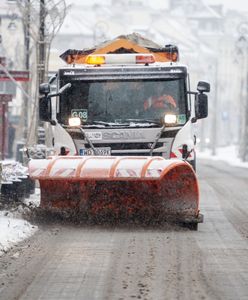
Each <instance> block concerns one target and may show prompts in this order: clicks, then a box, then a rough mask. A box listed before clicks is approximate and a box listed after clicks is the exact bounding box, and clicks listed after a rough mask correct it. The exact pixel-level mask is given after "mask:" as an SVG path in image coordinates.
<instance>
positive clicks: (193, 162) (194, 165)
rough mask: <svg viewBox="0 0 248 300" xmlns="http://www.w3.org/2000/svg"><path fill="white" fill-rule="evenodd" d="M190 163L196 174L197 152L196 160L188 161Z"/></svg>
mask: <svg viewBox="0 0 248 300" xmlns="http://www.w3.org/2000/svg"><path fill="white" fill-rule="evenodd" d="M188 163H189V164H190V165H191V166H192V168H193V169H194V171H195V172H196V154H195V151H194V159H193V160H188Z"/></svg>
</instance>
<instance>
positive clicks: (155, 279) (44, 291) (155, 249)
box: [0, 160, 248, 300]
mask: <svg viewBox="0 0 248 300" xmlns="http://www.w3.org/2000/svg"><path fill="white" fill-rule="evenodd" d="M198 176H199V179H200V189H201V211H202V213H203V214H204V216H205V222H204V223H203V224H200V225H199V230H198V231H197V232H196V231H190V230H189V229H186V228H181V227H178V226H175V225H165V226H162V227H160V228H158V227H156V228H151V227H146V228H144V227H141V226H131V227H130V226H129V227H128V226H118V227H110V226H109V227H106V226H104V227H101V226H73V225H60V224H50V225H49V224H48V225H42V226H40V230H39V231H38V232H37V234H36V235H35V236H34V237H32V238H31V239H29V240H27V241H25V242H23V243H21V244H19V245H18V246H17V247H16V248H14V249H13V250H11V251H10V252H9V253H8V254H7V255H5V256H3V257H1V258H0V299H6V300H7V299H8V300H11V299H23V300H24V299H25V300H26V299H30V300H34V299H44V300H59V299H60V300H62V299H85V300H91V299H92V300H93V299H116V300H124V299H147V300H150V299H154V300H160V299H161V300H165V299H169V300H171V299H184V300H188V299H190V300H192V299H197V300H198V299H211V300H214V299H225V300H226V299H227V300H228V299H230V300H231V299H232V300H233V299H235V300H236V299H242V300H247V299H248V169H247V170H246V169H239V168H233V167H230V166H228V165H226V164H224V163H216V162H210V161H209V162H208V161H206V160H204V161H200V162H199V163H198ZM16 253H18V255H16Z"/></svg>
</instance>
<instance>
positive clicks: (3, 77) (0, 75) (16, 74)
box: [0, 70, 29, 81]
mask: <svg viewBox="0 0 248 300" xmlns="http://www.w3.org/2000/svg"><path fill="white" fill-rule="evenodd" d="M8 72H9V73H10V75H11V76H12V77H13V78H14V79H15V80H16V81H29V72H28V71H8ZM9 80H11V79H10V78H9V76H8V75H7V74H6V73H5V72H4V71H2V70H0V81H9Z"/></svg>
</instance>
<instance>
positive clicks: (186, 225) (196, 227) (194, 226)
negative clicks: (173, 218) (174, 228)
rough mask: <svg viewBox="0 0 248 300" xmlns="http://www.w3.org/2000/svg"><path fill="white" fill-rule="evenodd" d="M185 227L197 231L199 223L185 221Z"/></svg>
mask: <svg viewBox="0 0 248 300" xmlns="http://www.w3.org/2000/svg"><path fill="white" fill-rule="evenodd" d="M184 227H186V228H188V229H190V230H193V231H197V230H198V223H195V222H192V223H184Z"/></svg>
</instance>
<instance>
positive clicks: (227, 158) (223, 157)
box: [197, 145, 248, 168]
mask: <svg viewBox="0 0 248 300" xmlns="http://www.w3.org/2000/svg"><path fill="white" fill-rule="evenodd" d="M197 158H200V159H211V160H216V161H224V162H226V163H228V164H229V165H230V166H234V167H241V168H248V162H242V161H241V160H240V158H239V157H238V148H237V146H235V145H232V146H228V147H220V148H217V149H216V155H212V154H211V150H210V149H208V150H206V151H204V152H197Z"/></svg>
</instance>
